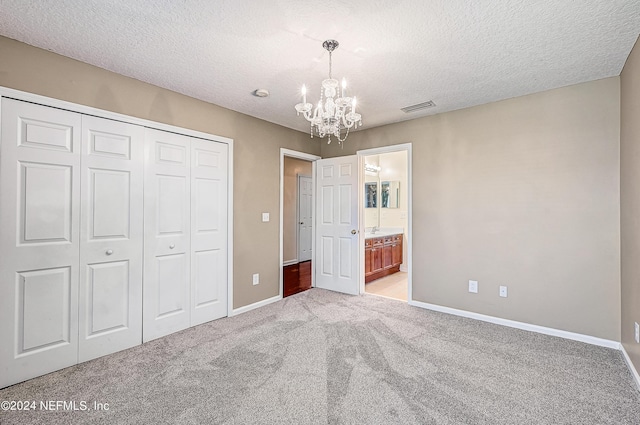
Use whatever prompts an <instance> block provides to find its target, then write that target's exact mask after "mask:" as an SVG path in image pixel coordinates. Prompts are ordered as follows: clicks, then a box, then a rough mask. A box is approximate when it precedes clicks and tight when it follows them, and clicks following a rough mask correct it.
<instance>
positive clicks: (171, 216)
mask: <svg viewBox="0 0 640 425" xmlns="http://www.w3.org/2000/svg"><path fill="white" fill-rule="evenodd" d="M190 144H191V142H190V138H189V137H186V136H180V135H177V134H173V133H168V132H163V131H159V130H152V129H147V130H146V142H145V195H144V200H145V203H144V215H145V218H144V228H145V249H144V256H145V259H144V303H143V317H144V329H143V339H144V341H149V340H152V339H155V338H159V337H161V336H164V335H168V334H170V333H173V332H176V331H179V330H182V329H185V328H187V327H189V326H190V323H191V312H190V292H191V291H190V286H189V283H190V278H189V272H190V264H191V250H190V245H191V236H190V203H189V199H190V193H189V192H190V184H189V182H190V161H189V160H190V157H189V150H190Z"/></svg>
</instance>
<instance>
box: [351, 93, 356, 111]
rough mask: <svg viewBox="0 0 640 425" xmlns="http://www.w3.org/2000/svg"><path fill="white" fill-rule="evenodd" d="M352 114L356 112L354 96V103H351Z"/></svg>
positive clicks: (354, 98)
mask: <svg viewBox="0 0 640 425" xmlns="http://www.w3.org/2000/svg"><path fill="white" fill-rule="evenodd" d="M351 112H353V113H355V112H356V97H355V96H353V102H351Z"/></svg>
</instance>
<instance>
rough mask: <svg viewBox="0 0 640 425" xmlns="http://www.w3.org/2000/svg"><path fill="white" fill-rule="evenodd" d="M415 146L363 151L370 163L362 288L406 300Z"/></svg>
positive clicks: (365, 161) (364, 211) (365, 198)
mask: <svg viewBox="0 0 640 425" xmlns="http://www.w3.org/2000/svg"><path fill="white" fill-rule="evenodd" d="M410 147H411V146H410V144H408V145H398V146H389V147H385V148H376V149H368V150H366V151H360V152H358V155H360V156H361V158H362V161H361V164H362V165H363V167H364V172H363V176H364V178H363V179H362V182H363V192H364V195H363V202H362V205H363V208H362V216H361V217H362V223H363V226H362V227H363V228H364V279H363V285H364V288H363V291H362V292H366V293H370V294H374V295H380V296H384V297H388V298H394V299H398V300H401V301H405V302H407V301H409V300H410V299H411V296H410V295H411V294H410V292H411V290H410V288H411V285H410V282H411V280H410V278H411V276H410V270H411V267H410V266H411V264H410V262H411V255H410V253H411V249H410V247H411V244H410V242H411V220H410V218H411V217H410V212H411V181H410V176H411V174H410Z"/></svg>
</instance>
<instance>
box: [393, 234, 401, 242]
mask: <svg viewBox="0 0 640 425" xmlns="http://www.w3.org/2000/svg"><path fill="white" fill-rule="evenodd" d="M392 238H393V241H394V242H400V241H401V240H402V235H393V236H392Z"/></svg>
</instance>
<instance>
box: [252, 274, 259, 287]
mask: <svg viewBox="0 0 640 425" xmlns="http://www.w3.org/2000/svg"><path fill="white" fill-rule="evenodd" d="M258 283H260V273H254V274H253V284H254V285H257V284H258Z"/></svg>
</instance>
